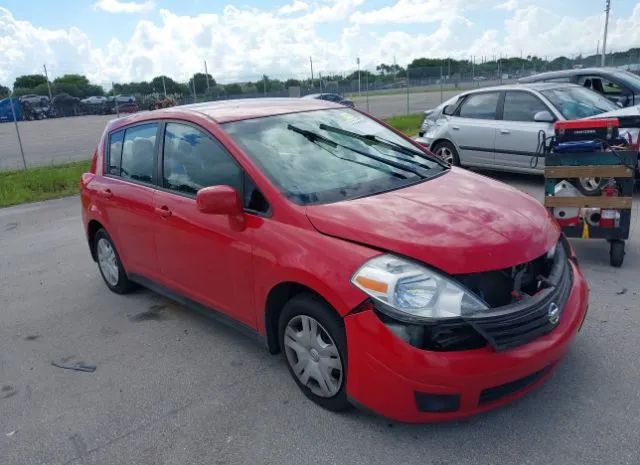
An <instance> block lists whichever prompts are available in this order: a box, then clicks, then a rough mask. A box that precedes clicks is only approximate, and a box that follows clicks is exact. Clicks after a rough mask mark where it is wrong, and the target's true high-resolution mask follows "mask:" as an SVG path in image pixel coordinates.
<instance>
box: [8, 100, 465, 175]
mask: <svg viewBox="0 0 640 465" xmlns="http://www.w3.org/2000/svg"><path fill="white" fill-rule="evenodd" d="M456 94H457V92H451V91H448V92H444V93H443V98H444V99H447V98H449V97H451V96H453V95H456ZM439 104H440V92H420V93H415V94H411V95H410V99H409V112H410V113H418V112H421V111H424V110H427V109H429V108H433V107H435V106H437V105H439ZM356 106H357V107H358V108H359V109H361V110H364V111H369V113H371V114H373V115H375V116H377V117H380V118H386V117H388V116H394V115H404V114H406V112H407V96H406V94H394V95H376V96H371V97H370V98H369V104H368V110H367V101H366V98H365V97H361V98H359V99H357V103H356ZM113 118H115V115H106V116H95V115H94V116H78V117H73V118H55V119H49V120H42V121H24V122H20V123H18V124H19V127H20V137H21V139H22V144H23V147H24V153H25V158H26V160H27V165H28V166H41V165H48V164H53V163H65V162H69V161H77V160H87V159H89V158H90V157H91V154H92V153H93V151H94V149H95V148H96V144H97V142H98V140H99V139H100V136H101V135H102V131H103V130H104V127H105V124H106V123H107V121H109V120H111V119H113ZM15 169H22V159H21V157H20V148H19V145H18V139H17V137H16V130H15V126H14V125H13V124H11V123H4V124H0V171H3V170H15Z"/></svg>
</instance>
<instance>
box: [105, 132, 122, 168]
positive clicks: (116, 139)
mask: <svg viewBox="0 0 640 465" xmlns="http://www.w3.org/2000/svg"><path fill="white" fill-rule="evenodd" d="M123 140H124V131H117V132H114V133H113V134H111V135H110V136H109V156H108V157H107V158H108V160H109V162H108V166H107V173H109V174H113V175H115V176H120V162H121V160H122V142H123Z"/></svg>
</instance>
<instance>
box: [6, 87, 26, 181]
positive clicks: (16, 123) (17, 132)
mask: <svg viewBox="0 0 640 465" xmlns="http://www.w3.org/2000/svg"><path fill="white" fill-rule="evenodd" d="M9 104H10V105H11V113H13V124H15V126H16V135H17V136H18V145H19V146H20V155H22V166H24V169H25V170H26V169H27V160H26V158H24V149H23V148H22V139H21V138H20V129H19V128H18V117H17V116H16V109H15V108H14V107H13V91H12V92H9Z"/></svg>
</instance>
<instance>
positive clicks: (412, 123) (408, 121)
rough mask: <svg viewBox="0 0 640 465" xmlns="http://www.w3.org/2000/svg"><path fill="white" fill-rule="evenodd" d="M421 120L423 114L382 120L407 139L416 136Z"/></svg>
mask: <svg viewBox="0 0 640 465" xmlns="http://www.w3.org/2000/svg"><path fill="white" fill-rule="evenodd" d="M423 118H424V114H423V113H414V114H412V115H403V116H392V117H390V118H385V119H384V120H385V121H386V123H387V124H389V125H391V126H393V127H394V128H396V129H397V130H398V131H401V132H403V133H404V134H406V135H407V136H409V137H413V136H415V135H416V134H418V131H419V130H420V125H421V124H422V120H423Z"/></svg>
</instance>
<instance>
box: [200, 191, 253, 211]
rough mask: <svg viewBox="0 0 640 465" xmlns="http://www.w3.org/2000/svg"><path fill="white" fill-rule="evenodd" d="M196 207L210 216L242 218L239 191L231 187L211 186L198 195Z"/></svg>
mask: <svg viewBox="0 0 640 465" xmlns="http://www.w3.org/2000/svg"><path fill="white" fill-rule="evenodd" d="M196 205H197V206H198V210H200V211H201V212H202V213H207V214H210V215H229V216H234V217H238V216H242V213H243V209H242V202H241V201H240V195H239V194H238V191H237V190H235V189H234V188H233V187H231V186H211V187H205V188H203V189H200V190H199V191H198V193H197V194H196Z"/></svg>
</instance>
